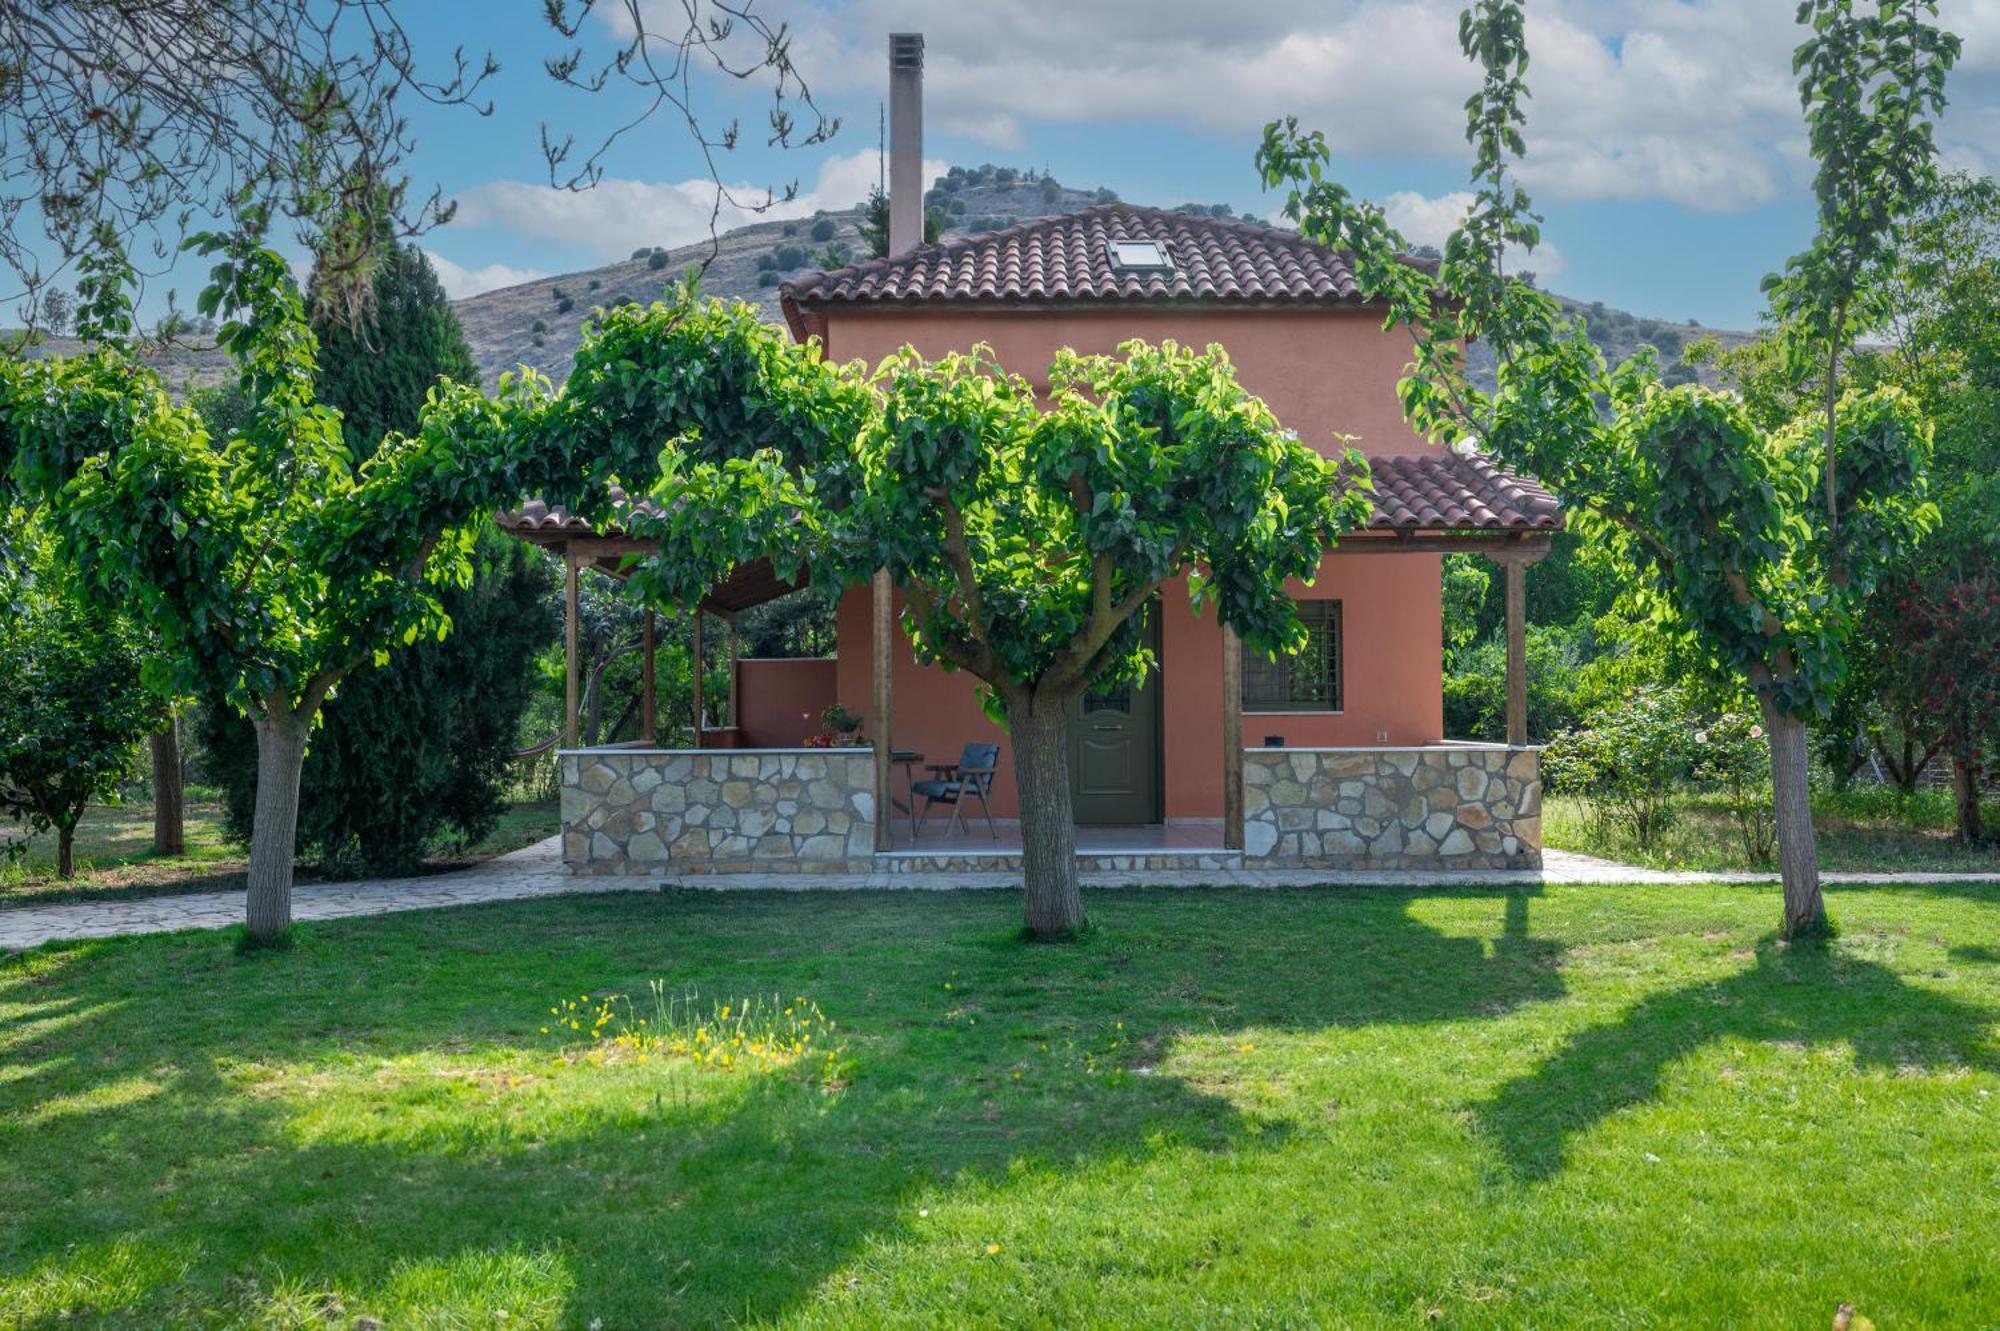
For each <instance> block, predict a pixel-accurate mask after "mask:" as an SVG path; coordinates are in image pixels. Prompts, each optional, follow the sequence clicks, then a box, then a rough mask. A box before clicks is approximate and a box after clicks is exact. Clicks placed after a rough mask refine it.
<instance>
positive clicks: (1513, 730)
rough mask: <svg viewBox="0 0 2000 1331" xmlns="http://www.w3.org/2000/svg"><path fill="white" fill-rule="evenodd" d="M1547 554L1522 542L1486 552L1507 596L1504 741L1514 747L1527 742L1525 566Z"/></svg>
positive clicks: (1545, 550)
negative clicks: (1495, 568) (1498, 574)
mask: <svg viewBox="0 0 2000 1331" xmlns="http://www.w3.org/2000/svg"><path fill="white" fill-rule="evenodd" d="M1547 553H1548V547H1547V546H1546V545H1542V546H1530V545H1521V546H1510V547H1508V548H1507V549H1505V550H1493V551H1488V552H1487V554H1486V557H1487V558H1488V559H1490V560H1492V561H1493V562H1494V563H1496V564H1498V565H1499V566H1500V575H1501V578H1500V581H1501V586H1502V589H1503V591H1504V593H1505V597H1506V611H1505V614H1506V620H1505V633H1506V638H1507V742H1508V743H1509V744H1511V745H1516V746H1519V745H1522V744H1526V743H1527V742H1528V565H1530V564H1532V563H1534V562H1535V561H1536V560H1538V559H1540V558H1541V557H1542V556H1543V555H1545V554H1547Z"/></svg>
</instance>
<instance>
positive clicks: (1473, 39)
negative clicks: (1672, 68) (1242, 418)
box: [1258, 0, 1958, 935]
mask: <svg viewBox="0 0 2000 1331" xmlns="http://www.w3.org/2000/svg"><path fill="white" fill-rule="evenodd" d="M1854 8H1855V6H1854V4H1853V0H1807V3H1805V4H1804V5H1802V6H1801V8H1800V16H1801V20H1802V21H1804V22H1807V23H1809V24H1810V25H1811V26H1812V30H1813V35H1812V36H1811V37H1810V38H1809V39H1808V40H1807V41H1806V42H1805V43H1804V44H1803V45H1802V46H1801V47H1800V51H1799V56H1798V65H1799V68H1800V70H1801V71H1802V78H1801V92H1802V96H1803V98H1804V101H1805V105H1806V108H1807V114H1808V119H1809V121H1810V122H1811V125H1812V130H1813V133H1812V145H1813V148H1814V151H1815V152H1816V153H1817V154H1819V155H1820V157H1819V161H1820V176H1819V180H1818V186H1817V194H1818V198H1819V202H1820V227H1819V234H1818V237H1817V238H1816V240H1815V242H1814V246H1813V248H1812V250H1811V251H1809V253H1808V254H1807V255H1804V256H1801V258H1800V259H1799V260H1796V261H1794V263H1793V264H1792V265H1791V266H1790V267H1789V268H1788V270H1787V273H1786V275H1785V276H1784V277H1783V278H1782V279H1777V280H1776V281H1774V283H1773V289H1774V306H1775V308H1776V311H1777V312H1778V313H1779V314H1781V315H1783V316H1786V317H1787V319H1788V323H1787V327H1788V329H1790V330H1791V335H1792V337H1793V345H1794V347H1795V348H1796V354H1795V361H1796V363H1798V364H1801V365H1805V364H1817V365H1823V366H1826V367H1828V369H1827V372H1828V374H1829V375H1832V374H1834V373H1836V372H1837V367H1838V359H1839V354H1840V352H1841V350H1842V349H1843V347H1844V345H1845V343H1846V342H1847V341H1851V339H1852V338H1854V337H1855V336H1858V335H1860V334H1862V333H1864V332H1866V331H1867V330H1868V328H1869V323H1868V320H1869V319H1870V318H1873V317H1876V316H1878V315H1879V313H1880V311H1881V309H1882V308H1883V301H1882V300H1881V299H1880V298H1879V297H1878V296H1876V295H1875V294H1874V293H1876V292H1877V291H1878V288H1876V287H1875V286H1873V285H1871V283H1872V282H1874V281H1875V280H1877V279H1879V277H1880V276H1881V267H1882V265H1881V262H1880V259H1881V257H1882V256H1883V254H1884V253H1885V252H1886V248H1887V247H1888V245H1889V238H1890V237H1891V236H1892V235H1893V233H1894V229H1895V227H1896V226H1897V225H1898V223H1899V222H1900V221H1901V220H1902V219H1903V218H1904V217H1906V216H1907V215H1908V214H1909V212H1910V211H1911V210H1912V208H1913V207H1914V206H1915V205H1916V202H1917V201H1918V199H1919V197H1920V194H1921V191H1922V190H1923V189H1924V188H1925V186H1926V184H1927V182H1928V181H1929V180H1930V178H1931V176H1932V145H1931V139H1930V133H1929V128H1928V124H1929V119H1928V118H1929V117H1931V116H1933V115H1935V114H1936V112H1937V110H1938V109H1939V108H1940V107H1941V106H1942V104H1943V81H1944V73H1945V70H1946V69H1947V68H1948V67H1949V65H1950V64H1951V62H1952V60H1953V59H1954V57H1955V55H1956V52H1957V45H1958V44H1957V41H1956V39H1955V38H1952V37H1950V36H1949V35H1948V34H1945V33H1941V32H1939V31H1938V30H1937V29H1935V28H1934V27H1933V26H1931V24H1930V23H1929V22H1928V20H1929V19H1930V18H1931V17H1933V16H1934V15H1935V12H1936V5H1935V3H1932V2H1931V0H1879V2H1878V3H1877V4H1876V5H1874V6H1873V8H1872V12H1868V13H1864V14H1861V15H1857V14H1855V13H1854ZM1459 38H1460V44H1461V47H1462V48H1463V50H1464V52H1465V54H1466V56H1467V57H1468V58H1469V59H1471V60H1472V61H1474V62H1475V63H1476V64H1477V65H1478V66H1479V67H1480V70H1481V73H1482V78H1481V83H1480V87H1479V90H1478V91H1477V92H1476V93H1475V94H1474V95H1473V96H1472V98H1471V99H1470V100H1469V101H1468V103H1467V129H1466V136H1467V140H1468V142H1469V143H1470V144H1471V145H1472V147H1473V150H1474V167H1473V180H1474V183H1475V185H1476V190H1475V195H1474V201H1473V204H1472V206H1471V208H1470V209H1469V211H1468V212H1467V214H1466V216H1465V218H1464V220H1463V221H1462V222H1461V224H1460V225H1459V227H1458V228H1457V229H1456V230H1455V231H1454V232H1453V233H1452V235H1451V237H1450V238H1449V240H1448V241H1447V242H1446V244H1445V247H1444V251H1443V257H1442V259H1441V260H1440V261H1439V263H1438V266H1437V270H1436V273H1435V277H1434V278H1433V277H1432V276H1431V275H1429V274H1425V273H1422V272H1419V271H1417V270H1415V269H1413V268H1412V267H1410V266H1409V265H1408V264H1407V263H1405V262H1403V261H1402V260H1401V258H1400V255H1401V252H1402V251H1403V250H1404V249H1405V246H1404V244H1403V241H1402V237H1401V236H1399V235H1398V234H1397V233H1396V231H1395V229H1394V228H1393V227H1392V226H1390V224H1389V223H1388V221H1387V220H1386V218H1385V217H1384V216H1383V214H1382V211H1381V210H1380V209H1379V208H1377V207H1375V206H1374V205H1372V204H1368V203H1366V202H1364V201H1361V200H1357V199H1356V198H1354V197H1353V196H1352V194H1350V193H1349V191H1347V190H1346V189H1345V188H1343V187H1342V186H1341V185H1339V184H1338V183H1336V182H1335V181H1333V180H1331V179H1329V178H1328V177H1327V174H1326V167H1327V164H1328V161H1329V154H1328V151H1327V146H1326V142H1325V139H1324V137H1323V136H1321V135H1320V134H1318V133H1305V132H1302V131H1301V130H1300V129H1299V127H1298V125H1297V122H1296V121H1291V120H1288V121H1285V122H1282V123H1275V124H1272V125H1270V126H1269V127H1267V129H1266V131H1265V138H1264V142H1263V144H1262V146H1261V147H1260V148H1259V150H1258V163H1259V167H1260V169H1261V170H1262V171H1263V173H1264V176H1265V180H1266V182H1267V184H1269V185H1271V186H1285V187H1287V188H1288V189H1289V197H1288V199H1287V202H1286V206H1285V212H1286V215H1287V216H1289V217H1292V218H1293V219H1295V220H1296V221H1297V222H1298V223H1299V225H1300V228H1301V230H1302V231H1304V232H1305V234H1307V235H1310V236H1313V237H1314V238H1316V239H1319V240H1322V241H1324V242H1326V243H1328V244H1330V245H1333V246H1335V247H1336V248H1340V249H1344V250H1348V251H1351V252H1352V253H1353V254H1354V256H1355V271H1356V275H1357V277H1358V279H1359V281H1360V283H1361V285H1362V287H1363V288H1364V289H1365V290H1367V291H1369V292H1370V293H1371V294H1373V295H1375V296H1376V297H1378V298H1380V299H1383V300H1385V301H1387V302H1388V304H1389V306H1390V310H1391V315H1390V322H1391V323H1393V324H1398V325H1401V326H1403V327H1405V328H1407V329H1409V330H1410V332H1411V333H1412V335H1413V337H1414V341H1415V359H1414V364H1413V365H1412V367H1411V373H1410V374H1409V376H1408V377H1407V378H1405V380H1404V381H1403V383H1402V386H1401V392H1402V400H1403V406H1404V410H1405V413H1406V415H1407V416H1408V417H1409V419H1410V420H1411V422H1412V423H1413V424H1414V425H1415V426H1416V427H1417V429H1418V430H1419V431H1421V432H1422V433H1424V434H1426V435H1427V436H1429V437H1430V438H1432V439H1435V440H1440V441H1456V440H1458V439H1461V438H1464V437H1466V436H1468V435H1470V436H1472V437H1474V438H1476V439H1478V440H1479V441H1480V442H1481V443H1482V444H1483V445H1484V446H1485V447H1486V448H1488V449H1489V450H1491V451H1492V452H1493V453H1494V454H1496V455H1497V456H1498V457H1500V458H1501V459H1502V460H1504V461H1506V462H1507V463H1509V464H1510V465H1513V466H1516V467H1520V468H1523V469H1526V470H1530V471H1533V472H1536V473H1538V474H1539V475H1540V476H1542V477H1543V478H1544V479H1545V480H1547V481H1549V482H1550V483H1551V484H1552V485H1553V486H1554V487H1555V488H1556V490H1557V491H1558V493H1560V494H1561V495H1562V497H1563V498H1564V499H1565V500H1566V501H1567V502H1568V504H1569V505H1570V506H1571V508H1572V511H1573V512H1575V513H1576V514H1577V519H1578V524H1579V526H1580V527H1581V528H1583V529H1584V530H1586V531H1587V532H1589V533H1592V534H1594V535H1595V536H1597V537H1599V538H1601V539H1603V540H1604V541H1605V542H1606V543H1607V544H1609V545H1610V546H1611V548H1613V549H1614V550H1616V551H1618V552H1619V553H1621V554H1622V555H1623V556H1624V558H1625V564H1626V567H1627V568H1628V570H1629V571H1630V573H1631V575H1632V577H1633V581H1634V587H1635V590H1636V591H1637V592H1638V593H1639V594H1640V595H1642V596H1643V597H1645V598H1646V599H1647V601H1648V602H1649V603H1650V605H1651V606H1652V607H1653V608H1654V611H1655V613H1656V614H1657V615H1658V616H1659V617H1660V618H1661V619H1662V620H1663V621H1665V622H1667V623H1668V624H1670V625H1672V626H1674V627H1676V628H1678V629H1679V630H1681V631H1682V632H1684V633H1687V634H1689V635H1691V636H1692V637H1693V638H1695V639H1696V640H1697V641H1698V643H1699V644H1700V646H1701V648H1702V650H1703V652H1704V654H1705V655H1706V657H1707V658H1708V661H1709V664H1710V666H1711V667H1712V668H1713V669H1714V670H1715V671H1716V672H1717V673H1719V674H1721V675H1723V676H1724V677H1726V678H1733V679H1739V680H1743V681H1745V682H1747V683H1748V684H1750V686H1751V687H1752V688H1753V689H1754V690H1755V691H1756V694H1757V697H1758V701H1759V704H1760V706H1761V708H1762V710H1763V715H1764V720H1765V727H1766V730H1767V732H1768V734H1769V738H1770V745H1771V755H1772V773H1773V807H1774V810H1775V815H1776V820H1777V824H1778V832H1779V850H1780V864H1781V869H1782V874H1783V878H1784V886H1785V906H1784V919H1783V924H1784V929H1785V932H1786V933H1787V934H1788V935H1791V934H1798V933H1812V932H1817V931H1820V930H1822V929H1823V928H1824V927H1825V922H1826V916H1825V906H1824V903H1823V902H1822V900H1821V896H1820V890H1819V865H1818V855H1817V851H1816V849H1815V846H1814V843H1813V835H1812V813H1811V806H1810V801H1809V792H1808V789H1807V780H1806V775H1807V747H1806V729H1805V728H1806V724H1807V722H1808V721H1809V720H1811V719H1812V718H1814V717H1815V716H1818V715H1820V714H1821V713H1823V711H1824V710H1825V709H1826V708H1827V707H1829V706H1830V704H1831V701H1832V694H1833V690H1834V688H1835V687H1836V686H1837V684H1838V683H1839V680H1840V677H1841V675H1842V673H1843V671H1844V668H1845V656H1844V651H1845V645H1846V642H1847V639H1848V638H1849V636H1850V635H1851V633H1852V629H1853V623H1854V620H1855V615H1856V612H1857V609H1858V607H1859V605H1860V603H1861V601H1862V599H1863V598H1864V597H1865V596H1866V595H1867V592H1868V590H1869V588H1870V587H1871V586H1872V584H1873V582H1874V581H1875V579H1876V578H1877V577H1878V576H1879V575H1880V573H1881V572H1882V570H1883V569H1884V568H1885V567H1887V566H1888V565H1889V564H1890V562H1891V561H1892V560H1893V559H1894V558H1895V557H1896V555H1897V554H1898V553H1899V552H1901V551H1904V550H1906V549H1907V548H1908V547H1909V546H1910V545H1911V543H1912V542H1914V541H1915V540H1916V539H1917V537H1918V536H1919V535H1920V534H1921V532H1922V530H1923V529H1924V527H1925V526H1926V524H1927V523H1928V521H1929V519H1930V510H1929V508H1928V507H1927V505H1925V504H1924V502H1923V497H1922V476H1923V468H1924V463H1925V460H1926V456H1927V453H1928V440H1929V429H1928V426H1927V424H1926V423H1925V422H1924V421H1923V420H1922V418H1921V415H1920V413H1918V412H1917V411H1916V410H1915V409H1914V408H1913V406H1912V404H1911V403H1910V401H1909V400H1908V399H1907V398H1905V397H1903V396H1902V395H1900V394H1897V393H1894V392H1893V391H1889V392H1883V393H1878V394H1873V395H1868V396H1852V397H1847V398H1841V397H1839V396H1838V395H1837V394H1834V395H1832V396H1829V397H1828V398H1826V399H1825V400H1824V401H1823V402H1822V404H1821V406H1822V411H1821V412H1820V413H1819V414H1818V415H1817V416H1816V417H1815V418H1813V420H1812V421H1811V425H1810V430H1812V431H1815V432H1817V439H1816V441H1815V442H1814V443H1813V445H1812V446H1811V447H1810V448H1809V447H1808V444H1807V441H1806V434H1807V432H1808V427H1807V426H1804V425H1801V426H1798V427H1794V428H1788V429H1786V430H1782V431H1776V432H1771V431H1762V430H1759V429H1758V428H1757V427H1756V425H1755V423H1754V422H1753V421H1752V420H1751V419H1750V417H1749V416H1748V414H1747V412H1746V411H1745V410H1744V409H1743V408H1742V407H1741V406H1740V404H1736V403H1733V402H1731V401H1728V400H1724V399H1721V398H1719V397H1717V396H1716V395H1715V394H1712V393H1707V392H1705V391H1703V390H1701V389H1699V388H1697V387H1693V386H1683V387H1677V388H1665V387H1662V386H1661V385H1660V384H1659V383H1658V382H1657V381H1656V380H1655V377H1654V375H1653V373H1652V363H1651V361H1650V359H1640V360H1638V361H1636V362H1633V363H1630V364H1628V365H1626V366H1625V367H1622V368H1621V370H1620V371H1619V372H1618V373H1617V374H1616V375H1615V376H1614V375H1611V374H1609V373H1608V372H1607V371H1606V368H1605V366H1604V363H1603V360H1602V358H1601V356H1600V355H1599V353H1598V352H1597V351H1596V350H1595V349H1594V348H1593V347H1592V345H1591V343H1590V341H1589V338H1588V336H1587V333H1586V331H1585V330H1584V328H1583V327H1582V325H1581V324H1580V323H1579V322H1577V321H1576V320H1573V319H1571V318H1568V317H1566V316H1565V315H1564V314H1563V313H1562V311H1561V309H1560V307H1559V306H1558V305H1557V304H1556V303H1555V301H1553V300H1552V299H1550V298H1549V297H1548V296H1546V295H1544V294H1543V293H1541V292H1539V291H1536V290H1535V289H1534V288H1533V287H1532V285H1530V284H1529V283H1527V282H1524V281H1518V280H1512V279H1510V278H1509V277H1508V275H1507V272H1506V270H1505V266H1504V261H1505V258H1506V256H1507V255H1508V253H1509V252H1510V250H1520V249H1532V248H1533V247H1534V245H1535V244H1536V243H1537V242H1538V241H1539V239H1540V228H1539V222H1538V219H1537V217H1536V215H1535V214H1534V213H1533V212H1532V210H1531V205H1530V201H1529V199H1528V196H1527V192H1526V191H1525V190H1524V189H1523V188H1522V187H1521V185H1520V184H1519V182H1518V181H1517V180H1516V179H1515V177H1514V176H1513V175H1512V174H1511V172H1510V170H1509V163H1510V161H1511V160H1512V159H1514V158H1518V157H1519V156H1521V155H1522V154H1523V153H1524V152H1525V151H1526V144H1525V141H1524V139H1523V135H1522V127H1523V125H1524V124H1525V121H1526V116H1525V113H1524V111H1523V109H1522V104H1523V102H1524V100H1525V99H1526V97H1527V86H1526V83H1525V80H1524V75H1525V72H1526V69H1527V63H1528V52H1527V45H1526V22H1525V18H1524V15H1523V10H1522V5H1521V2H1520V0H1477V3H1475V4H1473V5H1471V6H1470V7H1469V8H1468V9H1467V10H1466V11H1465V12H1464V14H1463V15H1462V16H1461V18H1460V23H1459ZM1864 297H1867V298H1865V299H1864ZM1475 338H1476V339H1479V340H1482V341H1485V342H1486V343H1488V344H1489V345H1490V346H1492V347H1493V349H1494V352H1495V356H1496V359H1497V365H1498V370H1497V384H1496V388H1495V391H1493V392H1491V393H1486V392H1482V391H1481V390H1480V389H1479V388H1478V387H1477V386H1476V385H1474V384H1473V383H1472V382H1471V380H1470V378H1469V377H1468V375H1467V374H1466V372H1465V360H1464V346H1465V343H1466V342H1468V341H1470V340H1472V339H1475ZM1809 353H1810V354H1809ZM1607 401H1608V402H1609V403H1610V406H1611V410H1610V411H1608V412H1607V411H1605V410H1603V409H1602V405H1601V404H1603V403H1605V402H1607ZM1809 454H1810V455H1809Z"/></svg>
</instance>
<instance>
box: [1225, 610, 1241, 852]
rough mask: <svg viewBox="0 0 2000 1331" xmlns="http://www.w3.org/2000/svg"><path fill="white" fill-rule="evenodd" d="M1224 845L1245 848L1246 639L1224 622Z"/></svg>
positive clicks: (1238, 848)
mask: <svg viewBox="0 0 2000 1331" xmlns="http://www.w3.org/2000/svg"><path fill="white" fill-rule="evenodd" d="M1222 846H1223V849H1225V850H1241V849H1243V639H1241V638H1239V637H1237V636H1236V630H1235V629H1233V628H1231V627H1229V625H1227V624H1224V625H1223V626H1222Z"/></svg>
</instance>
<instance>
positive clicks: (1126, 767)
mask: <svg viewBox="0 0 2000 1331" xmlns="http://www.w3.org/2000/svg"><path fill="white" fill-rule="evenodd" d="M1146 631H1147V632H1148V633H1149V634H1152V635H1154V637H1153V648H1154V655H1155V659H1157V658H1158V653H1159V637H1158V633H1159V628H1158V621H1157V620H1153V619H1152V618H1151V616H1150V614H1149V615H1148V623H1147V626H1146ZM1068 730H1069V790H1070V805H1071V807H1072V808H1073V809H1074V810H1075V812H1076V821H1077V823H1078V824H1079V825H1080V826H1085V827H1091V826H1096V827H1102V826H1106V825H1125V824H1134V823H1157V822H1159V821H1160V777H1161V773H1160V672H1159V671H1157V670H1155V671H1154V672H1153V673H1152V674H1150V675H1148V676H1147V677H1146V682H1145V683H1144V684H1142V685H1140V686H1139V687H1137V688H1131V687H1119V688H1111V689H1103V690H1099V691H1095V692H1091V693H1087V694H1085V695H1084V696H1083V697H1081V698H1079V699H1077V700H1076V702H1074V703H1072V704H1070V714H1069V726H1068Z"/></svg>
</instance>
